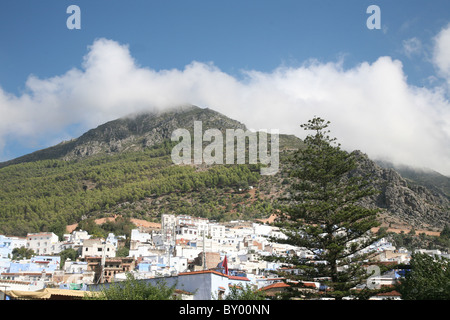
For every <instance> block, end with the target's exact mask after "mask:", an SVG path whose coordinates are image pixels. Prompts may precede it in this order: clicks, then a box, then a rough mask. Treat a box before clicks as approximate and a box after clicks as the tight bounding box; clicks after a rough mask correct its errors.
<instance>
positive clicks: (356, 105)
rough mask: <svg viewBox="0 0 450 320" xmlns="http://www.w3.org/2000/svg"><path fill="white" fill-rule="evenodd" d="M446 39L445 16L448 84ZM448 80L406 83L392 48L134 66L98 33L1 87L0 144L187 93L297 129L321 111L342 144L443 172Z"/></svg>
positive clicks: (447, 153)
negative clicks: (79, 53) (239, 66)
mask: <svg viewBox="0 0 450 320" xmlns="http://www.w3.org/2000/svg"><path fill="white" fill-rule="evenodd" d="M449 43H450V26H449V27H447V28H446V29H443V30H442V31H441V33H440V34H439V35H437V36H436V38H435V50H434V52H433V54H434V60H433V62H434V63H435V65H436V67H437V68H438V70H439V71H440V74H439V76H441V77H443V78H444V79H445V80H446V81H448V84H449V87H450V58H449V57H450V46H449ZM449 87H434V88H432V89H429V88H419V87H415V86H411V85H409V84H408V82H407V77H406V76H405V74H404V72H403V66H402V63H401V62H400V61H399V60H393V59H392V58H390V57H379V58H378V59H377V60H376V61H374V62H373V63H369V62H363V63H361V64H359V65H357V66H355V67H353V68H350V69H344V68H343V67H342V63H340V62H329V63H320V62H317V61H309V62H307V63H305V64H303V65H302V66H300V67H279V68H277V69H275V70H273V71H271V72H260V71H256V70H243V71H242V73H241V77H239V78H238V77H236V76H232V75H229V74H227V73H225V72H223V71H221V70H220V69H219V68H218V67H216V66H215V65H214V64H212V63H202V62H195V61H194V62H192V63H191V64H189V65H187V66H185V68H184V69H183V70H179V69H172V70H159V71H157V70H153V69H151V68H147V67H142V66H139V65H138V64H137V63H136V61H135V60H134V59H133V57H132V55H131V53H130V51H129V48H128V46H127V45H123V44H119V43H117V42H115V41H112V40H108V39H98V40H96V41H95V42H94V43H93V44H92V45H91V46H90V47H89V50H88V52H87V54H86V56H85V57H84V60H83V64H82V67H81V68H80V69H77V68H74V69H71V70H69V71H67V72H66V73H65V74H62V75H60V76H55V77H52V78H48V79H39V78H37V77H35V76H30V77H29V78H28V80H27V82H26V90H25V92H23V93H22V94H20V95H13V94H9V93H7V92H5V91H3V90H2V89H1V88H0V112H1V114H2V117H1V118H0V150H1V148H2V147H3V146H4V145H5V144H6V142H7V141H9V140H17V141H27V140H33V141H34V140H35V139H36V137H39V136H41V137H45V136H46V135H49V136H52V137H56V136H55V132H57V133H58V134H60V136H61V139H62V138H63V136H64V134H65V132H66V128H67V127H70V126H75V125H76V126H78V127H79V130H83V131H85V130H87V129H90V128H92V127H95V126H97V125H99V124H101V123H104V122H106V121H109V120H112V119H116V118H118V117H122V116H125V115H127V114H130V113H134V112H138V111H144V110H147V109H150V108H159V109H164V108H169V107H173V106H177V105H181V104H186V103H189V104H194V105H198V106H200V107H210V108H211V109H214V110H216V111H219V112H221V113H223V114H225V115H227V116H229V117H231V118H233V119H236V120H238V121H241V122H243V123H245V124H246V125H247V127H249V128H252V129H268V130H270V129H279V130H280V133H288V134H296V135H297V136H299V137H300V138H303V137H304V136H305V133H304V132H303V130H302V129H301V128H300V124H302V123H304V122H306V121H307V120H308V119H311V118H312V117H313V116H314V115H317V116H321V117H322V118H325V119H326V120H330V121H331V130H332V135H333V136H336V137H337V138H338V140H339V142H341V144H342V146H343V148H345V149H348V150H354V149H359V150H361V151H363V152H365V153H367V154H368V155H369V156H370V157H372V158H383V159H386V160H391V161H393V162H396V163H404V164H410V165H413V166H420V167H428V168H432V169H434V170H436V171H439V172H441V173H443V174H446V175H449V176H450V148H449V146H450V102H449V100H448V98H447V96H448V92H449ZM81 133H82V132H80V134H81ZM8 139H9V140H8ZM0 153H1V152H0ZM5 160H6V159H5Z"/></svg>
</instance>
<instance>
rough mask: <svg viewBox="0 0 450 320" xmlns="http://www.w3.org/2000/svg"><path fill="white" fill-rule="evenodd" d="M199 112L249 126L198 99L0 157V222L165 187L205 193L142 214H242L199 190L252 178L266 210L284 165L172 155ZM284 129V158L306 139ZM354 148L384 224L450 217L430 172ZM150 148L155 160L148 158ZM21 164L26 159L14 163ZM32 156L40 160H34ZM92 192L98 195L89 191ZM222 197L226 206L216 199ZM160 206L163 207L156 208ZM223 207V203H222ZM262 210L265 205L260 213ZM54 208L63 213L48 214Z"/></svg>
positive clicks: (105, 208)
mask: <svg viewBox="0 0 450 320" xmlns="http://www.w3.org/2000/svg"><path fill="white" fill-rule="evenodd" d="M195 120H197V121H202V123H203V129H207V128H216V129H219V130H220V131H221V132H224V130H226V129H242V130H246V126H245V125H244V124H242V123H240V122H239V121H236V120H233V119H230V118H228V117H226V116H224V115H223V114H221V113H219V112H217V111H214V110H212V109H208V108H199V107H196V106H192V105H186V106H181V107H177V108H173V109H171V110H169V111H164V112H160V111H153V112H143V113H137V114H133V115H129V116H126V117H122V118H119V119H116V120H112V121H109V122H106V123H104V124H101V125H99V126H98V127H97V128H94V129H91V130H88V131H87V132H86V133H84V134H83V135H81V136H80V137H78V138H76V139H72V140H71V141H67V142H63V143H60V144H58V145H55V146H53V147H49V148H46V149H43V150H39V151H36V152H33V153H31V154H28V155H25V156H22V157H19V158H16V159H13V160H10V161H7V162H4V163H1V164H0V176H1V177H7V179H8V184H9V185H7V186H4V187H3V189H1V190H0V194H1V193H2V192H3V193H4V196H0V222H3V221H5V222H8V223H9V221H10V220H11V219H14V215H15V214H16V215H18V216H19V217H20V218H17V220H18V221H28V220H29V219H36V218H37V217H36V216H38V217H39V218H40V219H44V220H46V221H47V220H48V221H47V222H46V223H45V224H44V223H36V222H33V223H31V222H30V224H29V225H30V228H31V227H32V226H33V228H35V229H39V230H42V229H46V228H47V229H48V228H49V226H53V225H58V223H59V222H58V220H62V221H65V222H66V223H69V222H70V223H73V222H79V220H80V219H84V218H85V217H86V216H89V215H96V214H100V213H104V214H106V213H107V212H109V210H110V208H111V207H113V206H117V205H119V204H120V203H127V202H129V203H133V202H136V201H138V200H143V199H149V197H153V198H154V199H157V198H159V197H160V196H161V195H162V194H166V195H167V196H168V197H169V198H170V197H171V195H172V194H173V193H174V192H175V194H176V193H179V192H191V194H192V195H194V194H195V197H197V198H198V199H200V200H199V202H195V201H187V202H186V203H185V204H183V206H182V209H180V206H179V205H174V204H173V203H172V204H170V206H164V205H161V203H155V204H154V205H153V206H152V207H149V210H150V211H152V212H153V213H152V214H150V215H149V214H148V213H145V212H143V213H142V215H144V216H146V215H148V218H151V219H153V218H152V217H154V216H155V215H156V214H159V213H160V212H167V211H170V212H173V211H177V210H178V211H179V212H185V213H191V212H193V213H198V212H201V214H203V215H208V214H209V213H208V210H212V211H214V212H216V213H214V217H216V218H217V217H221V215H229V214H231V215H232V216H233V217H237V218H239V217H240V216H239V214H244V213H245V210H247V209H245V208H244V209H242V210H244V211H242V212H238V211H236V210H237V209H236V208H235V207H233V206H230V203H229V201H230V200H229V198H225V195H226V197H231V195H230V193H229V192H223V194H221V193H220V192H219V193H218V192H213V193H211V199H206V198H204V197H203V196H202V192H200V191H199V190H202V188H207V189H205V190H209V189H208V188H210V187H212V188H213V189H215V188H232V189H238V188H241V186H244V187H245V186H248V185H250V184H252V185H254V186H255V189H258V188H259V190H258V192H261V195H262V194H263V193H264V194H265V196H264V197H262V196H261V197H260V198H261V201H262V202H261V203H264V204H261V203H257V204H256V205H255V206H256V207H257V208H259V209H255V208H253V209H248V210H247V211H249V212H250V211H251V212H253V213H252V215H253V214H254V215H255V216H257V217H260V215H261V214H268V213H269V211H270V208H271V205H270V204H268V203H267V201H268V199H271V200H270V201H271V203H273V201H275V200H276V199H277V197H278V196H280V195H281V194H282V193H283V192H285V191H286V187H287V184H286V183H285V182H286V181H287V179H288V176H287V173H286V172H284V171H283V168H281V170H280V171H281V172H279V173H278V174H277V175H275V176H259V177H257V173H256V171H255V168H252V167H250V168H249V169H244V168H242V169H240V168H239V167H237V166H231V167H230V166H228V167H227V166H225V165H224V166H222V167H217V166H216V167H214V166H213V167H202V166H201V165H200V166H197V167H192V166H190V167H187V168H186V167H183V166H181V167H179V168H178V166H176V165H174V164H173V163H171V161H170V157H169V155H170V150H169V149H170V142H169V143H168V141H170V137H171V134H172V132H173V131H174V130H175V129H178V128H186V129H189V130H192V125H193V121H195ZM279 137H280V151H283V153H281V154H280V157H281V158H283V159H284V157H285V155H286V154H289V153H290V152H292V151H293V150H296V149H298V148H301V147H302V146H303V142H302V141H301V139H299V138H297V137H295V136H292V135H283V134H280V136H279ZM354 152H355V154H356V155H357V157H358V159H359V160H358V168H357V170H356V171H355V173H356V174H367V173H370V174H372V175H374V176H376V177H377V178H378V180H379V182H378V183H377V184H376V187H377V188H378V189H379V190H380V194H379V195H377V196H376V197H373V198H372V199H368V200H367V201H366V202H365V203H364V205H366V206H371V207H377V208H380V209H381V210H382V212H383V213H382V214H381V217H380V219H381V220H382V222H383V223H384V224H385V225H389V224H396V225H399V224H402V223H403V224H405V225H409V226H414V227H416V228H421V227H422V226H426V227H427V228H431V229H433V230H438V229H439V228H442V227H443V225H444V224H445V223H448V221H450V198H449V197H448V195H447V194H446V193H445V192H444V191H443V190H442V188H441V186H440V185H436V184H433V181H430V180H428V181H427V184H428V185H424V183H423V180H422V181H421V180H420V179H415V177H414V176H409V177H404V176H402V175H401V174H400V173H399V172H397V171H396V170H395V169H394V168H388V167H386V166H381V165H379V164H377V163H376V162H375V161H373V160H371V159H369V157H368V156H367V155H365V154H364V153H362V152H360V151H354ZM147 156H148V159H149V161H150V164H147V160H146V159H147V158H146V157H147ZM108 157H110V160H108V159H109V158H108ZM281 158H280V160H281ZM97 159H98V160H97ZM19 164H22V166H17V167H14V166H16V165H19ZM26 164H29V165H26ZM33 164H36V166H38V168H34V167H33ZM77 166H78V167H77ZM8 167H9V168H10V169H8ZM28 167H32V169H29V168H28ZM52 167H54V169H52ZM235 167H236V168H235ZM58 168H60V169H58ZM215 168H217V169H215ZM7 169H8V170H7ZM16 169H17V173H15V174H12V173H11V170H16ZM20 170H22V171H23V172H22V171H20ZM26 170H29V171H26ZM214 170H215V171H214ZM16 176H17V177H16ZM67 176H70V178H68V177H67ZM115 176H117V178H115ZM39 179H44V180H39ZM70 179H72V180H70ZM170 179H173V181H170ZM35 180H39V181H35ZM66 180H70V181H66ZM49 181H50V182H49ZM52 181H53V182H52ZM63 182H64V184H63ZM33 183H35V184H34V185H33ZM49 183H50V184H51V183H54V184H55V188H54V189H58V190H52V188H51V187H50V186H48V184H49ZM23 185H25V186H28V185H31V186H30V187H28V188H29V189H27V190H28V191H29V192H30V194H31V195H27V199H31V200H23V199H16V198H15V197H17V198H19V197H21V193H20V188H22V186H23ZM56 186H61V187H56ZM39 188H41V189H43V190H39ZM35 189H36V190H35ZM263 189H264V190H266V191H264V192H263ZM30 190H32V191H33V190H35V191H33V192H31V191H30ZM66 190H67V191H66ZM183 190H184V191H183ZM224 190H225V189H224ZM14 192H16V193H14ZM155 192H156V193H155ZM205 192H207V193H208V192H210V191H205ZM175 194H174V195H175ZM13 195H16V196H15V197H14V196H13ZM8 196H9V198H8ZM86 196H89V197H92V198H88V199H84V198H85V197H86ZM2 197H3V199H2ZM61 197H66V198H68V199H67V204H62V203H61V201H62V200H61ZM255 199H257V198H255ZM69 200H70V201H69ZM253 200H254V199H253ZM2 201H4V203H3V207H2ZM89 201H91V202H89ZM158 201H159V200H158ZM180 201H181V200H180ZM188 202H189V203H188ZM209 202H212V203H215V205H213V206H209V205H206V206H205V207H202V206H203V205H202V203H206V204H208V203H209ZM14 203H16V204H14ZM83 203H84V204H86V203H89V206H86V207H85V209H82V207H83ZM152 203H153V202H152ZM220 203H221V204H223V206H218V205H219V204H220ZM156 207H157V208H158V210H155V209H154V208H156ZM219 207H220V210H219V209H217V208H219ZM2 208H3V209H2ZM71 208H72V209H71ZM177 208H178V209H177ZM226 208H230V210H228V209H226ZM2 210H3V212H2ZM46 210H47V211H46ZM240 210H241V209H240ZM257 210H260V211H261V212H260V213H257V212H256V211H257ZM71 211H74V212H71ZM238 213H239V214H238ZM131 214H134V213H131ZM51 215H55V217H59V218H55V217H53V216H52V217H49V216H51ZM20 219H22V220H20ZM27 219H28V220H27ZM23 225H25V224H23ZM11 230H13V228H11Z"/></svg>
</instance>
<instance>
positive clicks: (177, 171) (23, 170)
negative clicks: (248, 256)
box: [0, 141, 260, 235]
mask: <svg viewBox="0 0 450 320" xmlns="http://www.w3.org/2000/svg"><path fill="white" fill-rule="evenodd" d="M170 152H171V142H170V141H169V142H165V143H163V144H161V145H158V146H154V147H152V148H149V149H147V150H144V151H136V152H125V153H119V154H116V155H103V156H94V157H91V158H86V159H83V160H71V161H64V160H41V161H35V162H29V163H22V164H16V165H11V166H7V167H5V168H2V169H0V180H1V181H2V184H1V185H0V234H9V235H25V234H26V233H27V232H38V231H53V232H55V233H61V231H62V230H64V228H65V226H66V225H68V224H72V223H77V222H79V221H80V220H81V219H83V218H86V217H89V216H91V215H93V214H99V213H101V212H108V211H109V210H110V208H113V207H114V206H116V205H117V204H120V203H133V202H136V201H139V200H142V199H145V198H149V197H159V196H161V195H167V194H171V193H175V194H178V195H180V194H183V193H187V192H196V191H197V192H198V191H200V190H202V191H205V190H206V189H211V190H213V189H215V188H225V187H228V188H239V187H244V186H248V185H252V184H255V183H256V182H257V181H258V180H259V177H260V173H259V166H258V165H221V166H212V167H210V168H207V169H201V170H200V169H199V168H195V167H193V166H178V165H173V163H172V160H171V158H170ZM208 200H209V201H215V200H217V197H214V198H210V199H208ZM178 207H179V208H177V207H173V208H172V209H173V210H174V211H177V210H178V209H180V208H181V207H182V206H181V205H180V206H178ZM178 211H179V210H178ZM198 211H199V213H198V214H201V212H202V210H198ZM191 213H194V212H191ZM140 218H147V219H148V218H151V215H149V214H147V211H146V212H143V213H142V216H141V217H140Z"/></svg>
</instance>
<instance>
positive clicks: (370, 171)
mask: <svg viewBox="0 0 450 320" xmlns="http://www.w3.org/2000/svg"><path fill="white" fill-rule="evenodd" d="M354 154H355V155H356V156H357V159H358V168H357V169H356V170H355V171H354V172H353V174H355V175H360V176H363V175H368V176H370V177H371V179H372V186H373V187H374V188H376V189H377V190H378V191H379V193H378V194H377V195H375V196H372V197H371V198H370V199H366V200H365V201H364V203H363V204H364V205H365V206H369V207H378V208H380V209H382V210H383V211H384V212H385V213H386V214H388V215H389V216H392V217H395V218H397V219H399V220H401V221H404V222H405V223H406V224H408V225H410V226H413V227H421V226H423V225H429V226H433V227H437V228H442V226H444V225H445V224H446V223H449V221H450V200H449V199H448V197H447V196H446V195H445V194H444V193H443V192H440V191H439V190H437V189H435V190H430V189H428V188H426V187H424V186H421V185H419V184H417V183H415V182H413V181H411V180H408V179H405V178H403V177H402V176H401V175H400V174H399V173H398V172H397V171H395V170H393V169H387V168H383V167H381V166H379V165H377V164H376V163H375V162H374V161H372V160H370V159H369V158H368V157H367V155H365V154H363V153H361V152H360V151H355V152H354Z"/></svg>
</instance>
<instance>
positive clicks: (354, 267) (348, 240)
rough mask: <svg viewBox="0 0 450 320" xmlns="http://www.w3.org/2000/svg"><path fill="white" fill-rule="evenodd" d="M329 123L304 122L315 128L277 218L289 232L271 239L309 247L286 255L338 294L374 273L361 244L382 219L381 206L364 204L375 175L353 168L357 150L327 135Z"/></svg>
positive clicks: (303, 276) (304, 276)
mask: <svg viewBox="0 0 450 320" xmlns="http://www.w3.org/2000/svg"><path fill="white" fill-rule="evenodd" d="M329 123H330V122H325V120H323V119H321V118H319V117H315V118H314V119H312V120H309V121H308V123H306V124H303V125H301V127H302V128H304V129H305V130H312V131H313V132H314V134H311V135H308V136H307V137H306V139H305V140H304V142H305V148H304V149H301V150H299V151H298V152H297V153H296V154H295V156H294V157H293V159H292V166H291V169H290V170H291V172H290V173H291V179H292V185H291V190H290V196H289V197H288V199H282V200H284V201H286V202H287V203H285V204H286V206H285V210H284V212H283V214H281V215H280V217H279V220H278V221H279V223H278V224H277V225H278V226H280V227H281V228H282V229H281V230H282V231H283V233H284V234H285V235H286V238H285V239H283V240H281V239H276V240H275V239H273V240H274V241H277V242H279V243H280V242H281V243H286V244H291V245H294V246H298V247H303V248H306V249H308V250H309V252H311V254H312V255H310V256H309V257H308V256H305V257H299V256H296V255H293V256H289V257H287V258H285V259H283V261H285V262H287V263H289V264H290V265H294V266H295V267H296V268H298V269H299V270H300V273H299V275H298V276H296V277H295V278H296V279H297V280H304V281H313V280H314V279H317V278H320V279H321V280H322V281H321V283H324V284H325V285H326V286H327V288H328V289H329V290H327V291H326V293H325V294H326V295H328V296H333V297H335V298H337V299H339V298H342V297H344V296H347V295H350V290H351V289H352V288H354V287H355V286H356V285H357V284H360V283H365V279H366V278H367V277H368V276H370V274H368V273H367V271H366V269H365V268H364V267H363V263H362V262H363V261H365V260H366V259H367V258H368V253H362V250H363V249H365V248H367V247H368V246H369V245H370V244H372V243H373V242H374V241H376V239H377V237H376V236H375V235H373V234H371V232H370V230H371V228H373V227H376V226H377V225H378V223H377V221H376V214H377V210H376V209H367V208H365V207H362V206H361V205H360V200H362V199H364V198H365V197H369V196H370V195H373V194H374V193H375V192H376V191H375V190H374V189H372V188H371V187H370V179H371V178H370V177H361V176H358V175H356V174H355V168H356V159H355V154H353V153H347V152H345V151H343V150H341V148H340V145H339V144H338V143H336V139H335V138H330V137H329V135H328V134H329V132H330V131H329V130H328V129H327V128H328V125H329ZM284 201H283V202H284ZM324 280H325V281H324ZM300 283H301V282H300ZM293 292H294V293H295V292H298V291H296V290H294V291H293Z"/></svg>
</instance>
